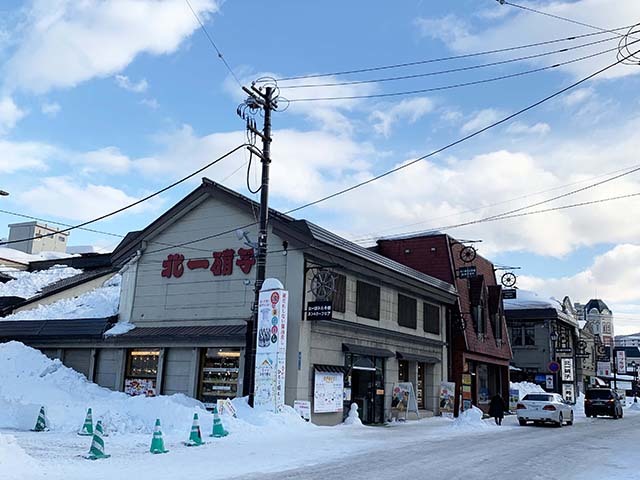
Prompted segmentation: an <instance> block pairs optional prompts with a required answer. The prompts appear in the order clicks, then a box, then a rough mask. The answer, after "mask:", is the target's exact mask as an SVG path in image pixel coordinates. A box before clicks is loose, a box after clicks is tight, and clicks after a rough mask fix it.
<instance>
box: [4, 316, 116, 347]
mask: <svg viewBox="0 0 640 480" xmlns="http://www.w3.org/2000/svg"><path fill="white" fill-rule="evenodd" d="M114 321H115V317H110V318H82V319H76V320H16V321H4V322H0V341H9V340H20V341H31V342H39V341H50V340H99V339H101V338H102V334H103V333H104V332H105V331H106V330H108V329H109V328H111V326H112V324H113V322H114Z"/></svg>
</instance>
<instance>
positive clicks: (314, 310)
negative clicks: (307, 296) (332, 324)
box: [307, 300, 333, 320]
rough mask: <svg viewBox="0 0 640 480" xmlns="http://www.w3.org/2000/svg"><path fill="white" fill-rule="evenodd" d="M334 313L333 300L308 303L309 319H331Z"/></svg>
mask: <svg viewBox="0 0 640 480" xmlns="http://www.w3.org/2000/svg"><path fill="white" fill-rule="evenodd" d="M332 313H333V310H332V304H331V301H328V300H327V301H317V302H308V303H307V320H331V316H332Z"/></svg>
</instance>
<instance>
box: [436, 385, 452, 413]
mask: <svg viewBox="0 0 640 480" xmlns="http://www.w3.org/2000/svg"><path fill="white" fill-rule="evenodd" d="M455 398H456V384H455V383H454V382H441V383H440V403H439V405H440V415H442V416H443V417H449V418H453V413H454V411H455Z"/></svg>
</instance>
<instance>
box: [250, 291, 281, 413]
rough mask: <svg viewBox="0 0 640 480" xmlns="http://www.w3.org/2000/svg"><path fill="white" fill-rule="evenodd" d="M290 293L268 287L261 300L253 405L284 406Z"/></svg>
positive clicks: (274, 409)
mask: <svg viewBox="0 0 640 480" xmlns="http://www.w3.org/2000/svg"><path fill="white" fill-rule="evenodd" d="M288 306H289V293H288V292H287V291H286V290H265V291H261V292H260V297H259V300H258V337H257V339H256V371H255V378H256V383H255V392H254V401H253V403H254V407H260V408H263V409H266V410H269V411H271V412H280V411H282V407H283V406H284V392H285V390H284V379H285V373H286V372H285V367H286V359H287V358H286V356H287V316H288Z"/></svg>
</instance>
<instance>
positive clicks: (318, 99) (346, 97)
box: [289, 41, 637, 103]
mask: <svg viewBox="0 0 640 480" xmlns="http://www.w3.org/2000/svg"><path fill="white" fill-rule="evenodd" d="M636 42H637V41H636ZM634 43H635V42H634ZM618 50H619V49H618V47H615V48H610V49H607V50H603V51H600V52H596V53H592V54H590V55H585V56H582V57H579V58H574V59H572V60H567V61H564V62H559V63H554V64H553V65H547V66H545V67H539V68H533V69H531V70H525V71H522V72H516V73H510V74H507V75H500V76H497V77H489V78H484V79H482V80H474V81H471V82H461V83H455V84H450V85H442V86H440V87H431V88H422V89H418V90H407V91H402V92H391V93H372V94H368V95H343V96H334V97H308V98H293V99H289V102H291V103H294V102H298V103H299V102H321V101H333V100H358V99H365V98H388V97H399V96H405V95H417V94H418V93H428V92H439V91H442V90H451V89H453V88H460V87H469V86H473V85H481V84H484V83H491V82H496V81H498V80H506V79H509V78H516V77H522V76H524V75H531V74H533V73H539V72H544V71H546V70H552V69H554V68H558V67H561V66H564V65H569V64H572V63H576V62H581V61H583V60H588V59H590V58H595V57H598V56H600V55H604V54H606V53H610V52H614V51H618ZM626 58H628V57H626ZM616 65H617V64H616Z"/></svg>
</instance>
